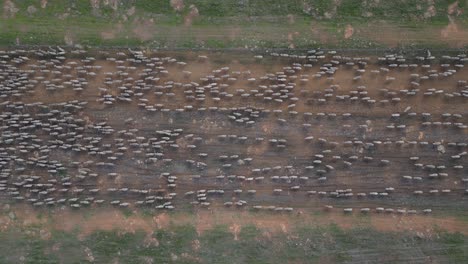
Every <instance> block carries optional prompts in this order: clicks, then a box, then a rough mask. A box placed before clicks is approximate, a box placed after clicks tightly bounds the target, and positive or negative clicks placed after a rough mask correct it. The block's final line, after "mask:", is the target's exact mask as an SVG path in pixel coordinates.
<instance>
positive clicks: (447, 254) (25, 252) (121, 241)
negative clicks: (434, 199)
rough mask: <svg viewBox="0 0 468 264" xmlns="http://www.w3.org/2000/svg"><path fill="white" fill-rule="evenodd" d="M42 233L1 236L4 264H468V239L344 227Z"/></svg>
mask: <svg viewBox="0 0 468 264" xmlns="http://www.w3.org/2000/svg"><path fill="white" fill-rule="evenodd" d="M40 233H41V231H40V228H37V229H35V228H31V227H29V228H28V229H27V230H15V231H13V230H10V231H4V232H1V233H0V263H19V262H25V263H83V262H88V261H91V260H93V261H95V262H97V263H112V262H114V261H116V260H118V261H119V263H321V262H324V261H328V262H333V263H335V262H338V263H346V262H353V263H363V261H365V262H366V263H401V262H405V263H406V262H411V263H427V262H428V261H429V260H432V261H436V262H443V263H465V261H466V259H467V258H468V247H467V242H468V237H466V236H464V235H462V234H460V233H446V232H439V233H437V234H431V235H420V236H416V235H414V234H408V233H382V232H377V231H375V230H371V229H367V228H365V229H351V230H343V229H340V228H339V227H337V226H336V225H330V226H326V227H313V228H312V227H302V228H297V229H295V230H293V231H291V232H289V233H288V234H284V233H265V232H263V231H262V230H259V229H257V228H256V227H255V226H244V227H242V229H241V230H240V232H239V234H238V235H237V237H235V236H234V235H233V234H232V232H230V230H229V228H227V227H226V226H217V227H215V228H213V229H211V230H208V231H205V232H204V233H203V234H201V235H198V234H197V232H196V230H195V228H194V227H193V226H188V225H187V226H174V227H171V228H169V229H167V230H155V231H154V232H153V234H145V233H144V232H136V233H120V232H118V231H97V232H95V233H92V234H91V235H89V236H86V237H84V238H82V237H80V236H79V231H78V230H77V231H76V232H72V233H66V232H59V231H55V232H52V234H51V237H50V238H47V239H43V238H42V239H41V238H40V235H39V234H40ZM78 237H80V239H78Z"/></svg>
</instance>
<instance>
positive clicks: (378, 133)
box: [0, 28, 468, 236]
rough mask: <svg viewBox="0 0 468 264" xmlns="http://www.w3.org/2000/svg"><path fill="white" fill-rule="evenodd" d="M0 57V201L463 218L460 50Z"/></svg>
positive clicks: (465, 93)
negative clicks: (460, 214) (451, 215)
mask: <svg viewBox="0 0 468 264" xmlns="http://www.w3.org/2000/svg"><path fill="white" fill-rule="evenodd" d="M352 31H353V30H352V28H349V29H347V30H346V33H345V34H348V35H349V34H351V35H352ZM0 53H1V54H0V55H1V65H0V68H1V71H0V109H1V114H0V123H1V127H0V130H1V140H0V177H1V183H0V189H1V200H2V202H12V201H15V202H17V203H20V204H27V205H29V206H31V207H32V208H34V210H44V209H57V210H58V209H60V210H64V208H70V209H75V210H91V209H90V208H89V207H93V208H94V207H96V208H98V207H105V208H107V207H115V208H130V209H132V210H133V209H137V208H146V209H151V210H155V211H179V212H185V211H187V210H191V209H192V208H195V209H196V210H200V213H202V214H204V215H206V214H208V215H209V214H216V212H217V211H221V210H222V211H223V212H225V210H228V211H235V212H237V211H243V212H244V213H246V212H251V211H253V212H257V214H259V215H260V214H261V215H263V216H262V217H263V218H258V219H260V220H258V221H259V224H260V225H262V222H261V219H265V220H264V221H268V220H267V218H268V217H270V216H271V215H281V216H285V215H294V214H296V215H297V216H298V217H302V216H301V215H302V214H303V212H324V213H325V214H329V215H330V217H332V218H333V219H336V222H339V223H343V222H344V223H346V221H347V220H349V219H352V218H346V217H343V216H345V215H361V214H362V215H373V218H372V219H373V222H372V225H373V226H375V227H377V228H381V229H385V228H383V227H382V224H381V223H387V224H384V225H383V226H386V228H387V229H390V230H394V228H393V227H395V228H396V229H398V227H404V226H406V225H411V223H413V222H421V221H422V222H423V223H426V222H427V225H432V224H433V223H436V224H437V225H441V226H444V225H447V226H448V227H449V226H458V224H457V223H456V221H455V220H453V221H448V220H447V221H445V222H444V221H439V220H434V222H433V220H427V221H426V220H424V219H425V218H428V219H432V216H429V215H431V214H432V213H434V214H436V215H443V214H448V213H453V212H461V211H463V210H466V209H467V203H466V199H467V198H466V197H467V195H466V194H467V189H468V187H467V185H466V184H467V183H468V178H467V168H466V167H467V131H468V130H467V124H466V122H467V118H466V114H467V113H466V111H467V108H466V103H467V97H468V89H467V88H468V84H467V77H466V76H468V72H467V70H466V69H465V67H464V66H465V64H466V61H467V58H466V57H465V55H464V54H457V53H456V54H437V56H433V55H432V54H431V53H430V52H429V51H424V52H421V54H417V55H411V56H403V55H398V54H380V55H378V56H375V55H372V56H367V55H362V54H360V55H356V54H337V53H336V52H334V51H320V50H311V51H308V52H304V53H303V54H287V53H265V54H262V55H254V54H251V53H216V52H211V53H210V52H204V53H202V52H200V53H197V52H165V53H162V52H151V51H136V50H117V51H110V50H94V51H84V50H64V49H61V48H58V47H57V48H42V49H35V50H4V51H1V52H0ZM67 210H68V209H67ZM265 213H266V214H267V216H265V215H264V214H265ZM67 214H69V215H70V217H69V218H73V217H72V215H73V213H67ZM111 214H116V213H111ZM223 215H228V214H223ZM104 218H109V219H111V218H112V219H120V218H121V217H120V216H119V215H114V216H112V217H104ZM246 218H248V217H246ZM389 219H390V220H389ZM392 219H397V220H398V221H396V220H392ZM102 221H104V222H103V223H105V219H103V220H102ZM119 221H120V220H118V221H117V220H116V222H114V223H117V222H118V223H119V224H120V225H122V226H123V227H125V228H124V229H132V228H133V226H135V227H138V228H141V229H145V230H146V229H148V230H150V229H151V228H153V227H162V226H164V225H167V223H166V222H167V221H166V220H164V218H161V217H160V218H155V219H154V221H152V222H148V223H147V222H144V221H143V220H141V219H137V218H135V219H132V218H130V219H124V220H122V221H120V222H119ZM246 221H247V220H246ZM252 221H254V220H252ZM285 221H286V220H285ZM425 221H426V222H425ZM202 222H203V221H202ZM228 222H229V221H228ZM69 223H73V221H70V222H69ZM99 223H100V221H97V220H96V221H93V224H92V225H91V224H89V225H88V226H87V227H88V229H89V230H92V229H93V228H99V225H100V224H99ZM264 223H267V222H264ZM264 223H263V224H264ZM203 224H208V225H209V224H210V223H209V221H204V222H203ZM62 225H65V223H63V224H62ZM103 225H104V226H105V228H111V227H113V225H112V224H109V225H108V226H106V225H105V224H103ZM230 226H231V231H232V232H234V233H235V234H236V236H237V233H238V232H239V230H240V227H239V226H238V224H237V223H236V222H233V223H232V224H230ZM278 226H279V228H280V229H281V230H283V229H284V230H287V224H285V223H283V224H282V225H278ZM343 226H346V224H343ZM61 228H63V229H66V230H67V229H68V228H69V227H67V226H61ZM452 228H454V227H452ZM462 229H463V228H458V227H457V228H455V230H456V231H460V230H461V231H463V230H462ZM84 230H85V231H84V232H86V230H87V229H86V228H85V229H84Z"/></svg>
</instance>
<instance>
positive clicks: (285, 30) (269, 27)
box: [0, 0, 468, 48]
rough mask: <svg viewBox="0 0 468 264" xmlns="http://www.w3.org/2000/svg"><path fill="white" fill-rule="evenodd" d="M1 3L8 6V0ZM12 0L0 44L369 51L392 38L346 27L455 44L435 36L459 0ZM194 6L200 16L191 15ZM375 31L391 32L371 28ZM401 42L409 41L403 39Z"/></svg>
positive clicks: (466, 20)
mask: <svg viewBox="0 0 468 264" xmlns="http://www.w3.org/2000/svg"><path fill="white" fill-rule="evenodd" d="M2 2H3V6H5V3H6V2H7V1H2ZM11 2H13V3H14V7H15V8H14V9H13V10H10V11H5V10H7V9H5V8H4V12H3V16H2V18H1V19H0V32H1V34H0V45H14V44H16V43H19V44H26V45H30V44H44V45H49V44H61V45H63V44H81V45H91V46H104V45H105V46H140V45H148V46H151V47H169V48H173V47H179V48H200V47H207V48H238V47H242V48H243V47H250V48H251V47H258V48H270V47H275V48H287V47H295V48H308V47H319V46H323V45H325V44H326V45H327V46H328V47H347V48H350V47H351V48H355V47H357V48H369V47H385V45H386V44H387V43H382V42H379V40H378V38H369V37H368V36H366V35H365V34H364V35H363V36H358V35H356V36H354V37H353V38H350V39H346V40H345V39H344V37H343V35H344V33H343V31H344V28H345V26H346V25H348V24H350V25H353V26H354V27H368V26H369V25H373V24H375V23H381V24H382V25H383V26H388V25H390V29H392V30H394V31H397V32H398V30H399V29H403V30H407V31H408V34H409V35H412V33H416V32H418V31H422V30H428V31H432V30H433V31H435V32H437V33H436V34H434V36H433V37H432V38H431V37H428V38H429V39H428V38H427V37H425V36H417V35H416V36H412V37H411V38H412V39H411V41H412V42H411V44H412V45H426V46H435V47H441V46H444V45H450V43H446V42H440V41H439V40H438V39H437V37H438V36H439V33H438V32H439V31H440V30H441V29H442V28H443V27H445V26H446V25H447V24H448V23H449V16H448V15H447V12H448V7H449V5H450V4H452V3H453V2H454V1H453V0H450V1H448V0H435V1H434V5H431V4H429V3H430V2H431V1H420V0H392V1H378V0H367V1H362V0H346V1H331V0H288V1H285V0H255V1H254V0H230V1H219V0H184V1H183V2H184V5H183V8H181V9H180V10H179V11H176V10H175V9H174V8H173V7H172V6H171V4H170V0H158V1H155V0H133V1H132V0H129V1H116V2H117V3H118V4H117V5H116V6H111V5H105V4H103V1H97V2H98V3H100V4H99V5H98V7H97V8H93V7H92V6H91V3H90V1H78V0H69V1H58V0H49V1H48V3H47V6H46V7H45V8H41V6H40V4H39V1H36V0H21V1H19V0H11ZM108 2H112V1H108ZM192 5H194V6H195V7H196V9H197V10H198V14H199V15H198V16H195V15H193V14H192V15H190V13H191V10H193V8H191V6H192ZM31 6H34V8H31ZM432 6H433V7H432ZM466 6H467V1H465V0H462V1H459V3H458V8H457V9H455V10H459V11H461V12H459V14H458V15H455V14H454V15H452V16H453V18H456V22H457V24H459V27H460V28H464V27H466V25H468V13H467V12H464V11H463V10H464V8H465V7H466ZM432 8H434V9H432ZM8 10H9V9H8ZM28 10H29V11H28ZM428 10H429V11H428ZM431 10H434V11H433V12H432V11H431ZM32 11H34V12H32ZM188 17H190V19H188ZM188 20H190V21H188ZM316 29H319V31H318V32H317V31H314V30H316ZM377 29H378V30H379V31H380V30H385V28H381V29H379V28H376V29H370V31H371V32H372V31H373V30H377ZM291 34H292V35H291ZM395 37H396V38H398V36H395ZM462 37H464V36H462ZM462 41H463V40H462ZM396 42H397V43H400V42H398V40H397V41H396ZM464 43H466V41H465V42H464ZM400 44H401V45H408V43H406V42H405V41H403V40H402V41H401V43H400Z"/></svg>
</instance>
